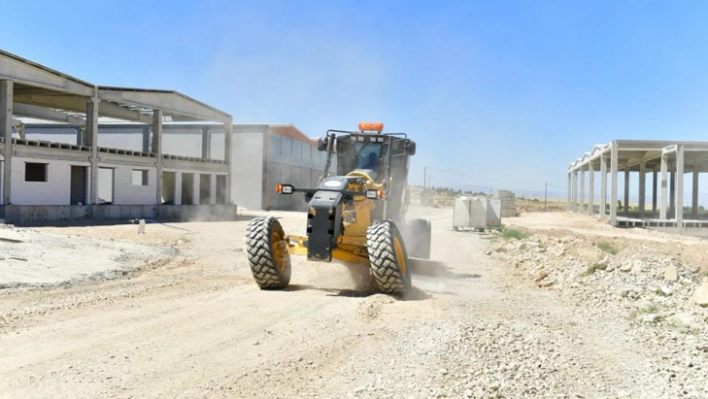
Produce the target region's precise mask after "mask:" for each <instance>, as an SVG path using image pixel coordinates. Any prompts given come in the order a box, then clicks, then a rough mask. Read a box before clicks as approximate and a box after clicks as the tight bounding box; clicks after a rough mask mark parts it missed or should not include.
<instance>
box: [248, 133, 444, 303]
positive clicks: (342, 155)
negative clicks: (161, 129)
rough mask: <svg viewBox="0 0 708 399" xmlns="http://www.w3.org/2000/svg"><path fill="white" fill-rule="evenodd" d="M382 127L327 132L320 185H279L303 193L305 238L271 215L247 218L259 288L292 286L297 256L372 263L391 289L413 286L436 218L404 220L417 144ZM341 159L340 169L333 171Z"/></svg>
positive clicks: (321, 144) (379, 282)
mask: <svg viewBox="0 0 708 399" xmlns="http://www.w3.org/2000/svg"><path fill="white" fill-rule="evenodd" d="M382 131H383V124H381V123H360V124H359V131H341V130H329V131H327V134H326V136H325V137H323V138H321V139H319V140H318V150H319V151H326V152H327V161H326V164H325V167H324V170H323V173H322V175H321V177H320V179H319V183H318V185H317V187H315V188H303V187H294V186H292V185H289V184H286V183H283V184H278V185H277V186H276V192H278V193H279V194H280V195H296V194H298V193H299V194H302V195H303V199H304V201H306V202H307V204H308V207H307V208H308V211H307V235H306V236H294V235H287V234H285V232H284V231H283V228H282V226H281V225H280V222H279V221H278V220H277V219H276V218H275V217H273V216H261V217H258V218H256V219H254V220H252V221H251V222H250V223H249V225H248V230H247V255H248V260H249V264H250V267H251V271H252V273H253V277H254V279H255V281H256V283H257V284H258V286H259V287H260V288H261V289H282V288H285V287H286V286H287V285H288V284H289V282H290V275H291V265H290V255H291V254H293V255H304V256H307V259H308V260H310V261H315V262H332V261H333V259H336V260H338V261H342V262H348V263H355V264H359V265H364V266H368V267H369V268H370V272H371V276H372V277H373V280H374V281H375V283H376V286H377V287H378V290H379V291H380V292H382V293H385V294H390V295H394V296H402V295H404V294H405V293H406V292H407V291H408V290H409V289H410V287H411V269H410V265H409V260H410V259H411V258H419V259H429V257H430V245H431V230H430V222H428V221H427V220H424V219H414V220H411V221H410V222H406V219H405V213H406V211H407V209H408V205H409V202H410V201H409V189H408V185H407V181H408V168H409V164H410V157H411V156H413V155H415V152H416V144H415V142H414V141H412V140H411V139H409V138H408V136H407V135H406V134H405V133H383V132H382ZM335 156H336V157H337V168H336V169H337V170H336V171H330V169H331V167H332V159H333V157H335Z"/></svg>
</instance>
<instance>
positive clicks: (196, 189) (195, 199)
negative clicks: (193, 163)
mask: <svg viewBox="0 0 708 399" xmlns="http://www.w3.org/2000/svg"><path fill="white" fill-rule="evenodd" d="M201 177H202V175H201V174H199V173H195V174H194V182H193V183H192V184H193V187H192V203H193V204H194V205H199V203H200V201H201V199H200V198H199V194H201V187H202V182H201Z"/></svg>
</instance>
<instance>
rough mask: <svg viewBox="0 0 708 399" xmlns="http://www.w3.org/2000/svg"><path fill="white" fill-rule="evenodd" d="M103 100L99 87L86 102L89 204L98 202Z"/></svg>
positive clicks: (85, 140) (84, 138)
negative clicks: (89, 149) (100, 127)
mask: <svg viewBox="0 0 708 399" xmlns="http://www.w3.org/2000/svg"><path fill="white" fill-rule="evenodd" d="M100 103H101V100H100V99H99V98H98V88H95V89H94V95H93V97H91V98H90V99H89V100H88V102H87V103H86V130H85V134H84V136H83V141H84V143H83V144H84V145H85V146H87V147H91V159H90V160H89V161H90V162H91V167H90V170H91V171H90V173H89V174H90V176H89V185H90V190H89V204H91V205H95V204H97V203H98V108H99V105H100Z"/></svg>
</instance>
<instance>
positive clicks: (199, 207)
mask: <svg viewBox="0 0 708 399" xmlns="http://www.w3.org/2000/svg"><path fill="white" fill-rule="evenodd" d="M22 117H25V118H32V120H35V121H36V120H41V121H53V122H60V123H64V124H67V125H68V126H67V127H58V126H57V125H55V126H54V128H56V129H63V131H64V132H66V131H67V129H74V132H73V133H72V134H71V135H72V138H71V139H70V140H55V139H54V138H59V137H60V135H51V136H49V135H48V136H41V134H38V133H37V131H35V130H33V129H35V127H37V128H38V126H33V127H31V128H30V129H29V130H28V128H27V125H26V124H25V121H23V120H22ZM102 117H104V118H105V117H107V118H112V119H117V120H122V121H130V122H133V123H135V124H134V125H133V128H134V129H138V130H139V131H140V132H141V135H140V138H139V140H140V147H139V148H137V149H136V148H130V146H128V148H126V146H125V145H123V146H121V145H118V144H117V143H114V142H111V140H110V133H109V134H105V135H99V120H100V118H102ZM166 122H190V123H193V122H209V123H212V124H218V125H220V126H221V129H222V134H221V136H222V137H221V142H220V143H218V144H217V145H216V146H212V147H221V148H222V151H221V153H220V156H206V157H205V156H204V154H200V156H196V157H189V156H184V155H179V154H175V153H174V151H172V150H173V147H172V146H176V147H179V144H173V143H170V144H169V145H166V143H164V142H163V125H164V123H166ZM232 127H233V123H232V117H231V115H229V114H228V113H226V112H223V111H220V110H218V109H216V108H214V107H211V106H209V105H206V104H204V103H202V102H199V101H197V100H195V99H192V98H190V97H187V96H185V95H183V94H181V93H178V92H175V91H168V90H147V89H135V88H121V87H108V86H96V85H93V84H90V83H87V82H85V81H82V80H79V79H77V78H74V77H72V76H69V75H66V74H63V73H61V72H58V71H55V70H52V69H49V68H47V67H45V66H42V65H39V64H37V63H34V62H32V61H29V60H26V59H23V58H21V57H18V56H16V55H14V54H10V53H7V52H4V51H0V170H1V172H0V217H2V218H4V219H5V220H6V221H7V222H8V223H18V224H20V223H21V224H25V223H27V224H32V223H46V222H50V221H55V220H62V219H82V218H88V219H114V218H145V217H157V216H161V217H170V218H172V217H174V218H190V217H192V216H194V215H202V216H209V215H211V216H215V217H230V216H232V215H235V214H236V212H235V205H234V204H233V202H232V200H231V191H232V190H231V178H230V174H231V168H230V166H231V152H230V151H223V149H224V148H230V147H231V143H232ZM28 134H29V135H31V136H32V137H28ZM47 139H49V140H47Z"/></svg>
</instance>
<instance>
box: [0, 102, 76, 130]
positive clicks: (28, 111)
mask: <svg viewBox="0 0 708 399" xmlns="http://www.w3.org/2000/svg"><path fill="white" fill-rule="evenodd" d="M14 113H15V115H19V116H25V117H28V118H36V119H42V120H45V121H55V122H65V123H69V124H72V125H84V124H85V123H86V121H85V120H83V119H81V118H77V117H75V116H72V115H69V114H65V113H63V112H59V111H55V110H53V109H49V108H45V107H38V106H36V105H30V104H23V103H16V104H15V105H14Z"/></svg>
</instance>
